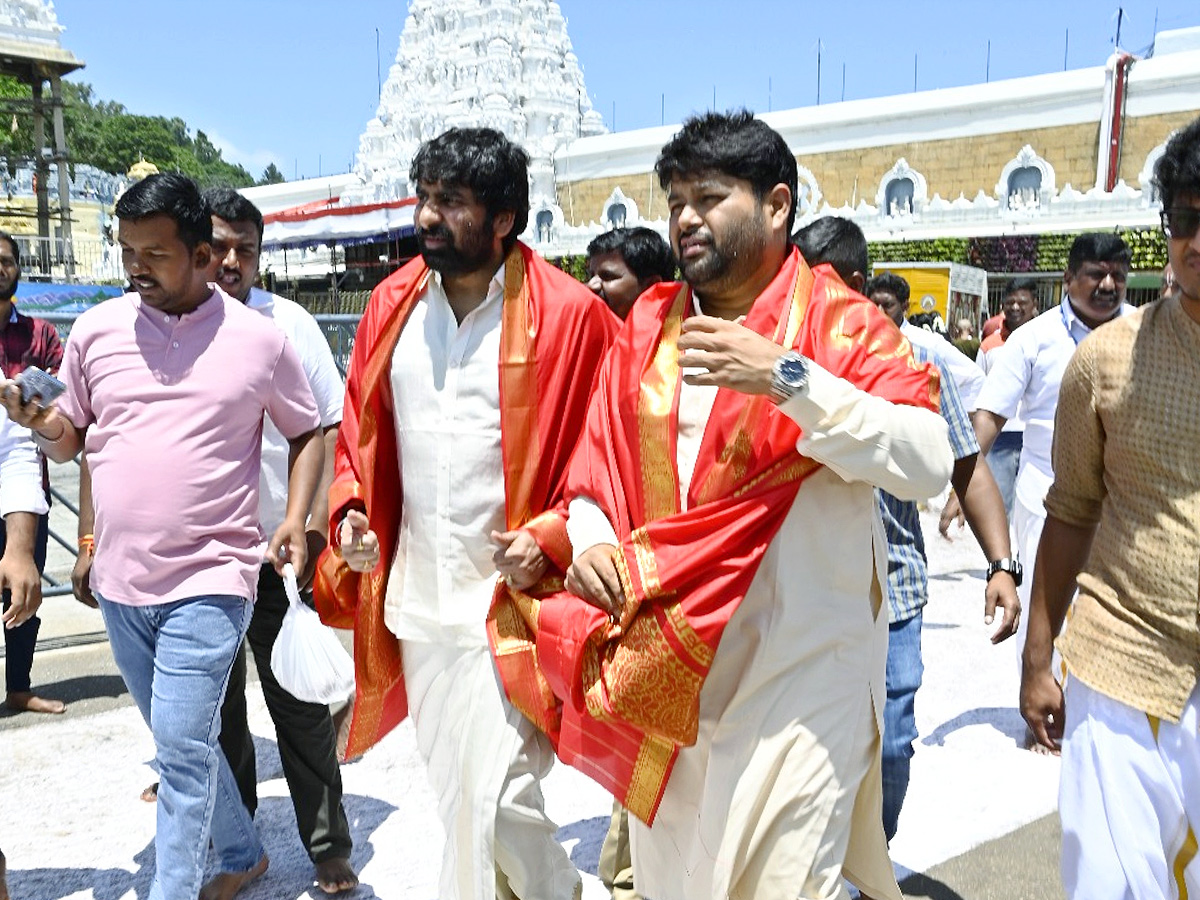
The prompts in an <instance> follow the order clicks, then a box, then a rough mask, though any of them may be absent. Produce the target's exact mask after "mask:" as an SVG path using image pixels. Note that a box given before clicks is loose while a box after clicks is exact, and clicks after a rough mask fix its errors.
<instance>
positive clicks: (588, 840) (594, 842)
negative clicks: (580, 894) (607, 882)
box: [554, 816, 611, 875]
mask: <svg viewBox="0 0 1200 900" xmlns="http://www.w3.org/2000/svg"><path fill="white" fill-rule="evenodd" d="M610 821H611V818H610V817H609V816H596V817H595V818H592V819H580V820H579V821H578V822H571V823H570V824H567V825H564V826H562V827H561V828H559V829H558V832H557V833H556V834H555V835H554V838H555V840H557V841H558V842H559V843H561V844H565V843H567V841H570V840H572V839H575V840H578V843H577V844H576V845H575V846H574V847H572V848H571V862H573V863H574V864H575V868H577V869H578V870H579V871H580V872H587V873H588V874H589V875H595V874H596V870H597V869H598V868H599V867H600V847H601V845H602V844H603V843H604V835H606V834H607V833H608V823H609V822H610Z"/></svg>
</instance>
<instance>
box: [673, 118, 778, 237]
mask: <svg viewBox="0 0 1200 900" xmlns="http://www.w3.org/2000/svg"><path fill="white" fill-rule="evenodd" d="M654 171H655V172H656V173H657V174H658V182H659V184H660V185H662V187H663V189H664V190H666V189H667V188H668V186H669V185H670V183H671V179H672V178H676V177H680V176H686V175H702V174H704V173H705V172H719V173H721V174H722V175H729V176H732V177H733V178H740V179H741V180H743V181H748V182H750V186H751V187H752V188H753V189H754V195H755V196H756V197H758V199H759V200H763V199H765V198H766V196H767V194H769V193H770V192H771V191H772V190H773V189H774V188H775V185H777V184H784V185H787V188H788V190H789V191H791V192H792V208H791V210H790V211H789V212H788V221H787V230H788V234H791V233H792V224H793V223H794V222H795V221H796V201H797V194H796V183H797V178H796V157H795V156H793V155H792V151H791V150H790V149H788V145H787V141H785V140H784V139H783V137H782V135H780V134H779V132H778V131H776V130H775V129H773V128H771V126H769V125H768V124H767V123H766V122H764V121H762V120H761V119H756V118H754V113H752V112H750V111H749V110H748V109H741V110H736V111H733V112H726V113H718V112H709V113H704V114H703V115H700V116H692V117H691V118H690V119H687V120H686V121H685V122H684V123H683V128H681V129H680V130H679V132H678V133H677V134H676V135H675V136H674V137H673V138H671V140H669V141H668V142H667V143H666V145H665V146H664V147H663V148H662V150H661V151H659V154H658V160H657V161H656V162H655V163H654Z"/></svg>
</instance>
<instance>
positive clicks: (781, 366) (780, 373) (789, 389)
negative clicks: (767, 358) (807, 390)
mask: <svg viewBox="0 0 1200 900" xmlns="http://www.w3.org/2000/svg"><path fill="white" fill-rule="evenodd" d="M807 384H808V360H807V359H805V358H804V357H803V356H801V355H800V354H799V353H797V352H796V351H795V350H788V351H787V352H786V353H784V354H782V355H781V356H780V357H779V359H777V360H775V365H774V366H773V367H772V369H771V399H773V400H774V401H775V402H776V403H783V402H784V401H785V400H789V399H791V398H792V397H793V396H794V395H796V394H798V393H799V392H800V391H802V390H804V387H805V385H807Z"/></svg>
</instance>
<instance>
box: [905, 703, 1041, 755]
mask: <svg viewBox="0 0 1200 900" xmlns="http://www.w3.org/2000/svg"><path fill="white" fill-rule="evenodd" d="M972 725H990V726H991V727H992V728H995V729H996V730H997V731H998V732H1000V733H1001V734H1002V735H1004V736H1005V737H1009V738H1012V739H1013V741H1023V740H1025V720H1024V719H1022V718H1021V714H1020V712H1018V711H1017V709H1016V707H1013V706H981V707H979V708H977V709H968V710H967V711H966V712H964V713H961V714H959V715H957V716H955V717H954V718H953V719H949V720H948V721H945V722H943V723H942V724H941V725H939V726H938V727H937V728H935V729H934V730H933V731H932V732H931V733H930V734H928V735H926V736H925V737H924V738H922V739H921V743H922V744H926V745H927V746H937V747H940V746H942V745H944V744H945V743H946V738H947V737H949V736H950V735H951V734H953V733H954V732H956V731H958V730H959V729H961V728H969V727H971V726H972Z"/></svg>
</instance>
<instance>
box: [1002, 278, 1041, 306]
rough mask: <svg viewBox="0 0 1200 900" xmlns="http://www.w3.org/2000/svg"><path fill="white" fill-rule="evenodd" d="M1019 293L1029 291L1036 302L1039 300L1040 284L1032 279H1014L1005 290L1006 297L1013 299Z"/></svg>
mask: <svg viewBox="0 0 1200 900" xmlns="http://www.w3.org/2000/svg"><path fill="white" fill-rule="evenodd" d="M1017 291H1029V293H1030V295H1031V296H1032V297H1033V299H1034V301H1036V300H1037V295H1038V284H1037V281H1035V280H1034V279H1032V278H1014V279H1013V280H1012V281H1010V282H1009V283H1008V285H1007V286H1006V287H1005V288H1004V296H1005V297H1011V296H1012V295H1013V294H1015V293H1016V292H1017Z"/></svg>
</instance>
